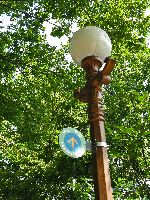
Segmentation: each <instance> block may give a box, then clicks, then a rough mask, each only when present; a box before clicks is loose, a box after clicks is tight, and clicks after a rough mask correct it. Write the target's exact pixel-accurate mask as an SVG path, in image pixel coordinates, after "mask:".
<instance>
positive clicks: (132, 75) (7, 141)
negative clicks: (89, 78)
mask: <svg viewBox="0 0 150 200" xmlns="http://www.w3.org/2000/svg"><path fill="white" fill-rule="evenodd" d="M148 6H149V1H147V0H136V1H131V0H128V2H127V1H124V0H118V1H116V0H109V1H102V0H95V1H94V0H89V1H85V0H82V1H80V0H77V1H74V0H69V1H64V0H53V1H47V0H28V1H13V0H12V1H0V8H1V9H0V13H1V14H6V15H8V16H10V17H11V21H12V22H13V23H12V24H10V25H9V27H8V29H7V31H2V32H0V37H1V43H0V66H1V67H0V72H1V74H0V80H1V86H0V94H1V95H0V102H1V103H0V111H1V112H0V122H1V128H0V131H1V135H0V199H3V200H15V199H16V200H23V199H24V200H27V199H30V200H35V199H39V200H41V199H45V200H52V199H70V200H74V199H75V200H76V199H77V200H80V199H85V200H88V199H94V191H93V181H92V171H91V154H90V153H87V154H86V155H84V156H83V157H82V158H79V159H72V158H70V157H67V156H66V155H64V154H63V152H62V151H61V149H60V147H59V144H58V135H59V133H60V131H61V130H62V128H64V127H69V126H70V127H77V128H78V129H79V130H80V131H81V132H82V133H83V134H84V136H85V138H86V139H89V125H88V123H87V115H86V107H87V105H85V104H83V103H80V102H78V101H77V100H75V99H74V97H73V92H74V90H75V89H76V88H79V87H82V86H83V85H84V83H85V78H84V72H83V70H82V69H81V68H80V66H75V64H74V63H72V62H69V61H68V60H67V59H66V55H67V54H68V52H69V48H68V46H69V45H68V44H67V45H63V46H62V48H61V49H57V48H55V47H53V46H51V45H50V44H49V43H48V42H47V40H46V35H45V34H44V30H45V28H44V26H43V22H44V21H50V22H51V20H52V19H55V20H56V22H57V25H55V26H54V27H53V29H52V32H51V33H50V34H51V36H53V37H59V38H60V37H61V36H63V35H66V36H67V37H68V38H70V35H71V29H70V27H71V26H72V25H73V24H74V23H77V25H78V26H79V27H83V26H87V25H95V26H98V27H101V28H103V29H104V30H106V31H107V33H108V34H109V36H110V38H111V40H112V44H113V52H112V57H114V58H115V59H116V60H117V65H116V68H115V70H114V71H113V73H112V83H111V84H110V85H109V86H105V87H104V88H103V91H104V106H105V108H106V113H105V118H106V126H105V127H106V133H107V142H108V144H109V145H110V148H109V152H108V153H109V159H110V170H111V178H112V187H113V189H114V198H115V199H118V200H119V199H129V200H132V199H137V200H138V199H143V200H148V199H149V197H150V194H149V190H150V189H149V184H150V183H149V182H148V181H149V180H150V178H149V170H148V166H149V160H148V142H149V134H150V129H149V122H150V118H149V110H150V104H149V92H150V86H149V82H150V80H149V74H150V68H149V65H150V51H149V48H148V47H147V45H146V38H147V36H148V34H149V27H150V23H149V22H150V21H149V16H144V12H145V10H146V9H147V8H148ZM2 26H3V25H1V27H2Z"/></svg>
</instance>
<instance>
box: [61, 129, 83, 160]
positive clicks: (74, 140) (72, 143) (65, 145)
mask: <svg viewBox="0 0 150 200" xmlns="http://www.w3.org/2000/svg"><path fill="white" fill-rule="evenodd" d="M59 144H60V146H61V148H62V150H63V151H64V153H65V154H67V155H68V156H70V157H73V158H78V157H81V156H82V155H83V154H84V153H85V151H86V142H85V139H84V137H83V135H82V134H81V133H80V132H79V131H78V130H77V129H75V128H70V127H69V128H64V129H63V130H62V132H61V133H60V134H59Z"/></svg>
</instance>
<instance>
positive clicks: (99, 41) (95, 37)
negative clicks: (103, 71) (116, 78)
mask: <svg viewBox="0 0 150 200" xmlns="http://www.w3.org/2000/svg"><path fill="white" fill-rule="evenodd" d="M111 49H112V44H111V40H110V38H109V36H108V34H107V33H106V32H105V31H104V30H102V29H101V28H98V27H95V26H88V27H84V28H82V29H80V30H78V31H77V32H75V33H74V35H73V37H72V38H71V42H70V54H71V57H72V59H73V60H74V62H75V63H76V64H79V65H81V61H82V60H83V59H84V58H85V57H88V56H95V57H96V58H97V59H98V60H100V61H101V62H102V63H104V60H105V58H106V57H108V56H111Z"/></svg>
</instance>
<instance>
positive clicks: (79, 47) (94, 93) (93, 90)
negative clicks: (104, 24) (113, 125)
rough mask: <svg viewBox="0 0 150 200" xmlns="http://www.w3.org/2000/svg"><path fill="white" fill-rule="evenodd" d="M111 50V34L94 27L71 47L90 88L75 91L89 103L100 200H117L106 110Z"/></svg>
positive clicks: (81, 33) (76, 35)
mask: <svg viewBox="0 0 150 200" xmlns="http://www.w3.org/2000/svg"><path fill="white" fill-rule="evenodd" d="M111 48H112V45H111V41H110V39H109V37H108V35H107V33H106V32H105V31H103V30H102V29H100V28H98V27H94V26H89V27H85V28H82V29H80V30H79V31H77V32H76V33H74V35H73V37H72V38H71V43H70V53H71V56H72V58H73V60H74V61H75V62H76V63H77V64H79V65H81V67H82V68H83V69H84V70H85V71H86V84H85V86H84V87H83V88H82V89H78V90H77V91H75V97H76V98H78V99H79V100H80V101H82V102H86V103H88V118H89V123H90V137H91V142H92V157H93V172H94V173H93V175H94V190H95V196H96V200H112V199H113V197H112V188H111V179H110V173H109V162H108V155H107V144H106V137H105V129H104V114H103V108H102V84H106V85H107V84H109V83H110V81H111V79H110V73H111V71H112V70H113V68H114V66H115V60H113V59H111V58H110V57H109V56H110V55H111ZM103 64H104V67H103V69H102V70H101V71H100V68H101V67H102V65H103Z"/></svg>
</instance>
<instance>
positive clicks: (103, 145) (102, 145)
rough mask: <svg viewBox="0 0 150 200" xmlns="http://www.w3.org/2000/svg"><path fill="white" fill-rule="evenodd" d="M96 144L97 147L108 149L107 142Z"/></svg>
mask: <svg viewBox="0 0 150 200" xmlns="http://www.w3.org/2000/svg"><path fill="white" fill-rule="evenodd" d="M96 144H97V145H96V146H97V147H106V148H107V147H108V145H107V143H106V142H97V143H96Z"/></svg>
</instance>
